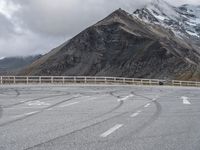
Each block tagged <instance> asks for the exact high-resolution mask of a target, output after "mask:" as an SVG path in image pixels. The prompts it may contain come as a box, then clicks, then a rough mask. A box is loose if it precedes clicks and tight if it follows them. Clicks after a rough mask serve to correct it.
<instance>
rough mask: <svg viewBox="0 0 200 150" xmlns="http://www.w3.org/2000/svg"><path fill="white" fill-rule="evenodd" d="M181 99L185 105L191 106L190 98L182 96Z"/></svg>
mask: <svg viewBox="0 0 200 150" xmlns="http://www.w3.org/2000/svg"><path fill="white" fill-rule="evenodd" d="M181 99H182V100H183V104H185V105H190V104H191V103H190V101H189V100H188V97H186V96H182V97H181Z"/></svg>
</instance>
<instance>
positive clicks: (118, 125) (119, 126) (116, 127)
mask: <svg viewBox="0 0 200 150" xmlns="http://www.w3.org/2000/svg"><path fill="white" fill-rule="evenodd" d="M122 126H123V124H117V125H115V126H114V127H112V128H111V129H109V130H108V131H106V132H104V133H103V134H101V135H100V136H101V137H103V138H105V137H107V136H109V135H110V134H112V133H113V132H115V131H116V130H118V129H119V128H121V127H122Z"/></svg>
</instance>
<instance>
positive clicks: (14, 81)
mask: <svg viewBox="0 0 200 150" xmlns="http://www.w3.org/2000/svg"><path fill="white" fill-rule="evenodd" d="M13 83H14V84H16V78H15V76H14V77H13Z"/></svg>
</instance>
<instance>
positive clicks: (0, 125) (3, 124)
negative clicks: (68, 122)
mask: <svg viewBox="0 0 200 150" xmlns="http://www.w3.org/2000/svg"><path fill="white" fill-rule="evenodd" d="M79 97H81V96H76V97H71V98H69V99H67V100H63V101H60V102H58V103H56V104H54V105H51V106H49V107H45V108H43V109H41V110H40V111H37V112H35V113H33V114H29V115H25V116H24V117H20V118H17V119H14V120H11V121H8V122H5V123H2V124H0V127H3V126H6V125H9V124H12V123H15V122H17V121H21V120H24V119H26V118H29V117H32V116H35V115H37V114H39V113H42V112H44V111H45V110H47V109H51V108H53V107H55V106H58V105H60V104H62V103H65V102H68V101H70V100H73V99H76V98H79Z"/></svg>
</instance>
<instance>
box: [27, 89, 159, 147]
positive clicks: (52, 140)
mask: <svg viewBox="0 0 200 150" xmlns="http://www.w3.org/2000/svg"><path fill="white" fill-rule="evenodd" d="M112 94H113V93H112ZM112 94H111V92H110V95H112ZM115 97H117V98H118V97H120V96H116V95H115ZM146 99H147V98H146ZM147 100H148V102H149V100H151V101H152V99H150V98H148V99H147ZM155 103H156V104H157V102H156V101H155ZM120 105H122V104H120ZM145 105H146V104H145ZM145 105H142V106H139V107H137V108H136V109H135V111H137V110H140V109H142V108H143V107H144V106H145ZM158 106H159V103H158ZM118 107H119V106H118ZM120 107H121V106H120ZM116 108H117V107H116ZM160 111H161V107H160V106H159V112H160ZM130 112H132V111H126V112H123V113H121V114H117V115H115V116H112V117H109V118H107V119H104V120H101V121H98V122H96V123H94V124H91V125H88V126H85V127H83V128H80V129H77V130H74V131H72V132H69V133H67V134H65V135H61V136H58V137H56V138H53V139H50V140H48V141H45V142H42V143H39V144H36V145H33V146H31V147H28V148H26V149H24V150H31V149H35V148H38V147H41V146H45V145H46V144H49V143H52V142H54V141H56V140H59V139H62V138H65V137H67V136H70V135H72V134H75V133H77V132H80V131H82V130H86V129H88V128H91V127H94V126H97V125H99V124H101V123H104V122H106V121H109V120H112V119H115V118H118V117H121V116H124V115H127V114H128V113H130ZM159 112H157V113H156V115H155V116H154V117H153V118H152V120H155V119H156V118H157V116H159V114H160V113H159ZM105 114H106V113H105ZM105 114H104V115H105ZM107 114H108V113H107ZM99 117H102V116H99ZM93 119H97V117H95V118H92V119H89V120H85V121H80V122H78V123H84V122H88V121H91V120H93ZM71 125H73V124H71Z"/></svg>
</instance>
